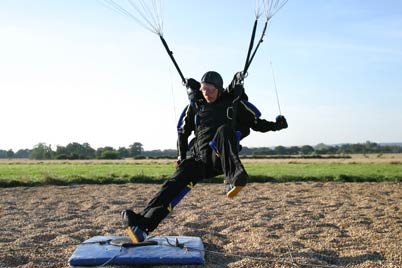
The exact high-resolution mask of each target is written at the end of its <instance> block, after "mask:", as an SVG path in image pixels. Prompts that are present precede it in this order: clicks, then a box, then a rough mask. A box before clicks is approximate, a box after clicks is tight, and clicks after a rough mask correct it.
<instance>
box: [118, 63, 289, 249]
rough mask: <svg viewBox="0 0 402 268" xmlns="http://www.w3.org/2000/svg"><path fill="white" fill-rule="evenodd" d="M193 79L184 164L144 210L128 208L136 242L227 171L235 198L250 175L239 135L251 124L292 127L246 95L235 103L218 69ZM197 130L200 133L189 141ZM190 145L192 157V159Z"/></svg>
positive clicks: (181, 134)
mask: <svg viewBox="0 0 402 268" xmlns="http://www.w3.org/2000/svg"><path fill="white" fill-rule="evenodd" d="M188 82H191V83H188V84H190V85H188V87H189V99H190V104H189V105H188V106H187V107H186V108H185V109H184V111H183V113H182V115H181V117H180V119H179V122H178V126H177V129H178V151H179V161H178V163H179V164H178V166H177V168H176V171H175V173H174V174H173V175H172V177H171V178H170V179H168V180H167V181H165V183H164V184H163V185H162V187H161V189H160V190H159V191H158V192H157V193H156V195H155V196H154V197H153V198H152V199H151V201H150V202H149V203H148V205H147V207H146V208H145V209H144V210H143V211H142V212H141V213H140V214H137V213H135V212H133V211H132V210H124V211H123V212H122V218H123V224H124V225H125V226H126V229H127V232H128V234H129V236H130V238H131V240H132V241H133V243H138V242H142V241H144V240H145V239H146V237H147V234H149V233H150V232H152V231H153V230H155V229H156V227H157V226H158V225H159V223H160V222H161V221H162V220H163V219H164V218H165V217H166V216H167V215H168V214H169V213H170V212H171V211H172V209H173V207H174V206H175V205H176V204H177V203H178V202H179V201H180V199H181V198H183V197H184V195H185V194H186V193H187V192H188V191H189V190H190V189H191V188H192V187H193V186H194V185H195V184H196V183H197V182H199V181H201V180H202V179H204V178H212V177H215V176H218V175H222V174H223V175H224V178H225V183H226V195H227V196H228V197H229V198H233V197H234V196H235V195H237V193H238V192H239V191H240V190H241V189H242V188H243V187H244V186H245V185H246V184H247V180H248V175H247V172H246V170H245V169H244V167H243V164H242V163H241V161H240V159H239V155H238V153H239V140H240V139H242V138H244V137H245V136H247V135H248V134H249V133H250V128H251V129H253V130H255V131H260V132H267V131H277V130H280V129H283V128H287V122H286V119H285V117H283V116H281V115H280V116H278V117H277V118H276V122H270V121H266V120H264V119H260V118H259V117H260V115H261V114H260V113H259V111H258V110H257V109H256V108H255V107H254V106H253V105H252V104H251V103H249V102H247V101H246V100H242V99H241V100H240V101H238V103H237V104H236V105H237V107H236V108H235V107H234V100H235V98H236V96H235V95H234V94H231V93H228V92H227V91H225V90H224V88H223V80H222V77H221V76H220V75H219V73H217V72H214V71H209V72H207V73H205V74H204V75H203V77H202V78H201V84H200V83H198V82H197V81H195V80H194V79H189V81H188ZM235 109H236V111H235ZM234 114H235V115H234ZM233 120H236V122H233ZM192 132H194V136H195V137H194V139H193V140H192V141H191V142H190V144H191V145H188V137H189V136H190V134H191V133H192ZM189 147H191V148H189ZM188 150H191V157H189V158H186V154H187V151H188Z"/></svg>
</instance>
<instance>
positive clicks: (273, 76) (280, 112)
mask: <svg viewBox="0 0 402 268" xmlns="http://www.w3.org/2000/svg"><path fill="white" fill-rule="evenodd" d="M269 63H270V65H271V72H272V79H273V80H274V88H275V95H276V102H277V104H278V110H279V114H282V111H281V105H280V104H279V96H278V88H277V86H276V79H275V71H274V66H273V65H272V60H271V59H270V60H269Z"/></svg>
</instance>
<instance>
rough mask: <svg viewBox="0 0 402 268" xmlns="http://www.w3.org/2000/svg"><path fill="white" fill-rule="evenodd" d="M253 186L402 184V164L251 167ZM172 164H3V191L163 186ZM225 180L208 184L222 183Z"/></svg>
mask: <svg viewBox="0 0 402 268" xmlns="http://www.w3.org/2000/svg"><path fill="white" fill-rule="evenodd" d="M245 167H246V170H247V172H248V174H249V176H250V182H268V181H274V182H288V181H348V182H364V181H378V182H380V181H402V164H400V163H396V164H392V163H300V164H298V163H247V164H245ZM174 170H175V169H174V167H173V165H172V163H167V164H162V163H121V162H117V163H96V162H94V163H80V162H74V161H71V162H65V163H59V162H54V163H52V162H43V163H37V162H33V163H29V162H27V163H7V162H4V163H1V162H0V187H14V186H35V185H46V184H52V185H69V184H80V183H87V184H107V183H129V182H134V183H135V182H141V183H162V182H163V181H164V180H165V179H167V178H169V177H170V176H171V175H172V174H173V172H174ZM222 178H223V177H222V176H219V177H218V178H215V179H209V180H205V181H206V182H222Z"/></svg>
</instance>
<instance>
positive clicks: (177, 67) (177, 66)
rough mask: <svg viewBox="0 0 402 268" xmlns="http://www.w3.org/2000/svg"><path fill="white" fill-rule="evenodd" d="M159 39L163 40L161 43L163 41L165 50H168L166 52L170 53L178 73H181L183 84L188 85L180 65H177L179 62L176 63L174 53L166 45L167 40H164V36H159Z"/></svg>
mask: <svg viewBox="0 0 402 268" xmlns="http://www.w3.org/2000/svg"><path fill="white" fill-rule="evenodd" d="M159 37H160V39H161V41H162V44H163V46H164V47H165V49H166V52H167V53H168V55H169V57H170V59H171V60H172V62H173V64H174V67H176V70H177V72H178V73H179V75H180V78H181V81H182V83H183V84H186V79H185V78H184V75H183V73H182V72H181V70H180V68H179V65H178V64H177V62H176V60H175V58H174V56H173V52H172V51H171V50H170V49H169V46H168V44H167V43H166V40H165V38H163V36H162V35H159Z"/></svg>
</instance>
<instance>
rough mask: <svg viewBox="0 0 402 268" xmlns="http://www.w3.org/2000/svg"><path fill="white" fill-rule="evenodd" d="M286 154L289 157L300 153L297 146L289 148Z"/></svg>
mask: <svg viewBox="0 0 402 268" xmlns="http://www.w3.org/2000/svg"><path fill="white" fill-rule="evenodd" d="M287 151H288V153H287V154H290V155H297V154H299V153H300V148H299V147H298V146H291V147H290V148H288V149H287Z"/></svg>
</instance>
